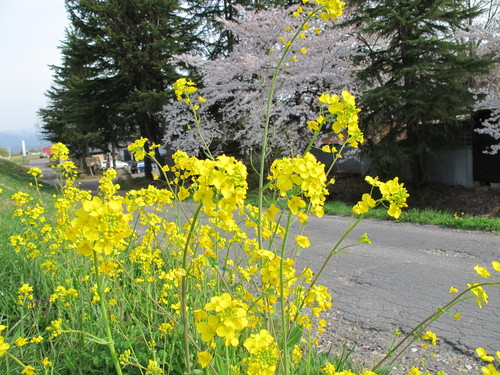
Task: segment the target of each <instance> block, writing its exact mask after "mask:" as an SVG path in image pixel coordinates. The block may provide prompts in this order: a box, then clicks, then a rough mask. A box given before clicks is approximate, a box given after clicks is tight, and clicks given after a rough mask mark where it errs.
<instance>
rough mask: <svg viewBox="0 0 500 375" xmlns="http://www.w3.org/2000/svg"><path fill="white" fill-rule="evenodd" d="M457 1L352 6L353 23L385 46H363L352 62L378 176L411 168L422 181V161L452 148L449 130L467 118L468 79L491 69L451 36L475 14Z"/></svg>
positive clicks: (393, 0)
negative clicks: (358, 67)
mask: <svg viewBox="0 0 500 375" xmlns="http://www.w3.org/2000/svg"><path fill="white" fill-rule="evenodd" d="M465 3H466V2H465V1H461V0H376V1H362V0H353V1H351V2H350V3H349V4H350V5H352V6H353V8H354V13H355V15H356V17H354V19H353V20H351V22H352V23H354V24H356V25H357V27H358V30H359V31H360V32H361V33H362V34H363V33H364V34H368V35H372V36H373V35H376V36H378V37H379V38H380V40H382V41H383V43H380V41H379V46H378V47H377V48H372V46H370V45H367V44H365V46H364V47H362V48H360V51H359V54H358V55H357V56H356V61H358V62H360V63H362V64H363V65H364V68H363V69H362V70H361V72H360V74H359V76H358V78H359V80H360V82H361V84H362V87H361V88H362V91H364V93H363V95H362V98H361V101H360V104H361V108H362V124H363V127H364V131H365V133H366V134H367V135H368V137H367V138H368V139H369V140H370V141H369V142H368V143H367V150H368V153H369V155H370V156H371V159H372V161H373V163H374V167H375V169H376V170H377V172H378V173H379V174H395V173H401V171H400V170H398V168H399V167H401V166H402V165H403V164H405V163H406V164H407V165H408V164H409V165H410V166H411V174H412V178H413V179H414V180H416V181H422V178H423V170H422V168H421V161H422V157H423V156H424V155H425V154H427V153H429V152H432V150H433V148H434V147H436V146H438V145H447V144H450V143H451V139H450V134H451V133H450V130H449V127H450V126H452V125H454V124H457V123H458V121H457V120H458V118H459V116H461V115H467V114H468V113H470V111H471V108H472V106H473V104H474V101H475V97H474V95H473V94H472V93H471V92H470V91H469V90H468V83H469V80H470V79H471V77H474V76H475V75H478V74H481V73H484V72H485V70H486V69H487V67H488V65H489V63H488V61H486V60H482V59H478V58H475V57H471V56H469V55H467V54H466V53H465V51H466V50H467V49H468V47H469V46H468V45H467V44H466V43H460V42H459V41H457V40H455V39H454V38H453V33H454V32H456V31H457V30H459V29H461V28H464V27H465V26H466V25H467V23H468V22H469V20H470V19H471V18H474V17H476V16H477V15H478V14H479V12H478V10H477V9H476V8H470V7H467V6H466V5H467V4H465Z"/></svg>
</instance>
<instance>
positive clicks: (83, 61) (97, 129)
mask: <svg viewBox="0 0 500 375" xmlns="http://www.w3.org/2000/svg"><path fill="white" fill-rule="evenodd" d="M178 3H179V2H178V1H177V0H108V1H98V0H66V8H67V10H68V13H69V17H70V21H71V26H70V30H69V31H68V36H67V38H68V40H67V41H65V44H64V48H63V50H62V52H63V61H64V65H63V66H62V67H55V72H56V74H55V86H54V87H53V88H52V90H51V91H49V92H48V93H47V95H48V97H49V99H51V104H49V106H48V107H47V108H45V109H43V110H41V111H40V114H41V115H42V118H43V119H44V122H45V123H44V126H43V128H44V131H45V134H46V136H47V137H51V136H52V139H55V138H58V140H60V141H64V142H68V141H70V140H69V139H67V138H66V136H65V134H67V130H68V128H69V127H73V128H75V129H76V130H77V131H79V132H80V133H81V134H82V135H86V134H94V133H95V137H93V138H94V140H100V142H101V143H106V142H110V143H111V144H113V143H114V144H116V143H118V142H119V141H120V140H121V139H122V138H124V137H125V138H135V137H138V136H142V137H146V138H148V139H150V140H151V141H152V142H155V143H161V142H162V138H163V130H164V124H163V122H162V117H161V116H159V112H160V111H161V110H162V108H163V106H164V105H165V104H166V103H167V102H168V100H169V98H170V97H171V92H170V90H169V87H170V84H171V83H172V82H174V81H175V79H176V78H177V76H178V72H177V71H176V68H177V66H176V65H175V64H174V63H173V62H172V59H171V57H172V56H173V55H174V54H177V53H183V52H186V51H188V50H190V49H191V48H192V47H193V45H195V44H196V41H194V40H193V37H192V33H191V32H190V31H191V30H192V29H193V28H194V27H196V25H195V24H194V23H195V22H196V20H190V19H186V18H184V17H183V15H182V14H181V12H180V9H179V4H178ZM77 99H79V101H80V102H79V103H77V102H78V100H77ZM73 104H74V106H72V105H73ZM146 175H147V176H149V177H151V166H150V164H149V163H146Z"/></svg>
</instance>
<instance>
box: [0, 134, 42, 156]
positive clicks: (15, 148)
mask: <svg viewBox="0 0 500 375" xmlns="http://www.w3.org/2000/svg"><path fill="white" fill-rule="evenodd" d="M21 141H24V143H25V144H26V151H28V150H30V149H35V150H37V151H41V150H42V148H43V147H48V146H50V143H49V142H47V141H44V140H42V138H41V136H40V135H39V134H38V133H37V131H36V130H35V129H22V130H10V131H7V130H0V147H3V148H6V149H8V148H9V147H10V152H11V153H12V154H16V153H19V152H21Z"/></svg>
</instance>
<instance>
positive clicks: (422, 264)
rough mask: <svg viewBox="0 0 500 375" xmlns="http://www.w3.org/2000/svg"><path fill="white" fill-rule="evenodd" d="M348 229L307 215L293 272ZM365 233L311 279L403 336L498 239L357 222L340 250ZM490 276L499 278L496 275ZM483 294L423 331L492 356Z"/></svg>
mask: <svg viewBox="0 0 500 375" xmlns="http://www.w3.org/2000/svg"><path fill="white" fill-rule="evenodd" d="M46 163H47V159H41V160H34V161H32V165H34V166H39V167H43V164H46ZM44 172H45V175H46V182H48V183H53V182H54V181H53V178H52V179H51V175H50V172H51V171H50V170H46V169H44ZM96 187H97V183H96V180H90V181H82V186H81V188H83V189H91V190H95V189H96ZM350 223H352V219H350V218H344V217H334V216H326V217H323V218H321V219H318V218H314V217H311V218H310V220H309V225H308V227H307V228H306V231H305V234H307V235H308V236H309V237H310V241H311V248H309V249H305V250H304V251H303V252H302V254H301V257H300V258H299V262H298V266H299V268H300V267H305V266H310V267H311V268H312V269H313V270H315V271H317V270H319V269H320V267H321V265H322V264H323V262H324V260H325V259H326V257H327V256H328V253H329V252H330V250H331V248H332V247H333V246H334V244H335V243H336V242H337V241H338V240H339V238H340V237H341V236H342V235H343V233H344V232H345V231H346V229H347V228H348V226H349V225H350ZM365 232H367V233H368V235H369V237H370V239H371V241H372V244H371V245H357V246H356V247H354V248H351V249H349V250H348V251H347V252H346V253H343V254H338V255H335V256H334V257H333V258H332V260H331V262H330V264H329V265H328V266H327V268H326V270H325V272H324V273H323V275H322V277H321V278H320V280H319V283H320V284H323V285H325V286H328V288H329V289H330V291H331V293H332V295H333V304H334V309H335V310H336V311H338V312H339V313H340V314H342V316H343V318H344V319H345V320H348V321H350V322H352V323H353V324H355V325H356V326H360V327H363V328H364V329H373V330H375V331H388V332H391V331H392V330H393V329H399V330H401V331H402V332H403V333H405V332H408V331H410V330H411V329H412V328H413V327H414V326H415V325H417V324H418V323H419V322H420V321H422V320H423V319H424V318H426V317H427V316H428V315H430V314H431V313H433V312H434V311H436V308H437V306H442V305H444V304H446V303H447V302H448V301H449V300H450V299H451V297H452V295H450V294H449V293H448V291H449V288H450V287H451V286H455V287H456V288H458V289H459V290H463V289H465V287H466V284H467V283H473V282H474V281H476V280H477V279H478V277H477V274H476V273H475V271H474V266H475V265H478V264H479V265H482V266H486V267H488V268H489V269H490V270H491V268H492V267H491V262H492V261H494V260H495V261H500V235H499V234H492V233H483V232H475V231H462V230H453V229H443V228H439V227H435V226H422V225H414V224H406V223H397V222H389V221H374V220H365V221H363V222H361V224H360V225H359V226H358V227H357V228H356V229H355V230H354V231H353V232H352V233H351V235H350V236H349V237H348V238H347V239H346V241H345V244H349V243H353V242H356V241H357V239H358V238H359V236H360V235H361V234H363V233H365ZM493 277H494V278H495V279H496V280H500V274H498V273H497V274H496V275H493ZM487 292H488V294H489V296H490V298H489V300H488V301H489V303H488V304H484V305H483V308H482V309H479V308H478V307H477V305H476V304H475V302H474V300H472V299H471V300H468V301H465V303H463V304H461V305H459V306H457V307H456V309H455V310H454V312H458V313H460V314H461V316H462V318H461V319H460V320H455V319H454V318H453V316H452V315H451V316H449V315H445V316H443V317H441V319H440V320H439V321H438V322H436V323H435V324H434V325H433V326H432V327H431V329H432V330H434V331H435V332H436V333H437V335H438V337H439V338H440V339H441V340H443V341H445V342H447V343H449V344H450V345H452V346H453V347H454V348H456V349H457V350H460V351H463V352H469V353H470V352H471V351H474V350H475V348H477V347H479V346H482V347H484V348H486V349H487V350H488V351H489V352H495V351H497V350H500V288H497V289H493V288H490V289H488V290H487Z"/></svg>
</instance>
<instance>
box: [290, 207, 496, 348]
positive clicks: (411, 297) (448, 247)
mask: <svg viewBox="0 0 500 375" xmlns="http://www.w3.org/2000/svg"><path fill="white" fill-rule="evenodd" d="M350 222H352V221H351V219H348V218H342V217H333V216H329V217H324V218H322V219H317V218H312V219H311V220H310V224H309V226H308V228H307V230H306V232H307V234H309V235H310V239H311V243H312V247H311V248H309V249H306V250H304V251H303V253H302V257H301V260H300V263H299V264H300V265H301V266H305V265H307V264H311V266H312V267H313V268H314V269H319V267H320V265H321V264H322V263H323V261H324V259H325V258H326V256H327V255H328V252H329V249H331V248H332V246H333V244H334V243H335V242H336V241H337V240H338V239H339V238H340V236H341V235H342V234H343V233H344V232H345V230H346V229H347V227H348V225H349V223H350ZM365 232H368V234H369V236H370V239H371V240H372V244H371V245H359V246H356V247H354V248H351V249H349V250H348V251H347V253H344V254H338V255H335V256H334V257H333V259H332V261H331V263H330V264H329V266H328V268H327V270H326V271H325V273H324V274H323V276H322V277H321V280H320V283H321V284H323V285H326V286H328V287H329V288H331V290H332V293H333V299H334V301H333V303H334V309H336V310H338V311H340V312H341V314H342V315H343V318H344V319H346V320H348V321H352V322H353V323H356V325H359V326H362V327H363V328H366V329H373V330H383V331H388V332H390V331H391V330H393V329H396V328H397V329H400V330H402V331H403V332H408V331H409V330H411V329H412V328H413V327H414V326H415V325H416V324H418V322H420V321H421V320H423V319H424V318H425V317H427V316H428V315H429V314H430V313H432V312H434V311H435V309H436V307H437V306H439V305H444V304H445V303H447V302H448V301H449V300H451V298H450V297H451V295H450V294H449V293H448V291H449V288H450V286H452V285H453V286H455V287H456V288H458V289H460V290H463V289H465V288H464V287H465V286H466V284H467V283H472V282H474V281H475V280H476V279H477V274H476V273H475V271H474V269H473V268H474V266H475V265H477V264H479V265H483V266H487V267H488V268H489V269H490V270H491V268H492V267H491V261H493V260H495V261H500V235H498V234H492V233H483V232H475V231H462V230H453V229H443V228H439V227H435V226H426V225H425V226H424V225H415V224H405V223H395V222H388V221H375V220H365V221H363V222H361V224H360V225H359V226H358V228H357V229H356V230H355V231H354V232H353V233H352V235H351V236H350V237H349V238H348V239H350V241H349V240H348V241H346V244H348V243H352V242H355V241H356V239H357V238H359V236H360V235H361V234H362V233H365ZM494 276H496V278H495V279H496V280H497V281H498V280H500V274H498V273H497V274H496V275H494ZM483 280H484V279H483ZM489 295H490V298H489V304H487V305H483V308H482V309H479V308H478V307H477V305H476V303H475V302H474V300H468V301H465V303H463V304H462V305H458V306H457V307H456V311H457V312H459V313H460V314H461V316H462V318H461V319H460V320H455V319H454V318H453V316H443V317H442V318H441V320H440V321H438V322H437V323H436V324H435V325H433V326H432V328H431V329H433V330H435V332H436V333H437V334H438V336H439V337H440V338H441V339H442V340H444V341H446V342H448V343H449V344H451V345H452V346H453V347H455V348H456V349H458V350H460V351H464V352H470V351H471V350H472V351H473V350H474V349H475V348H477V347H479V346H483V347H485V348H488V349H489V351H490V352H494V351H497V350H500V289H499V288H497V289H493V288H490V289H489Z"/></svg>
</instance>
